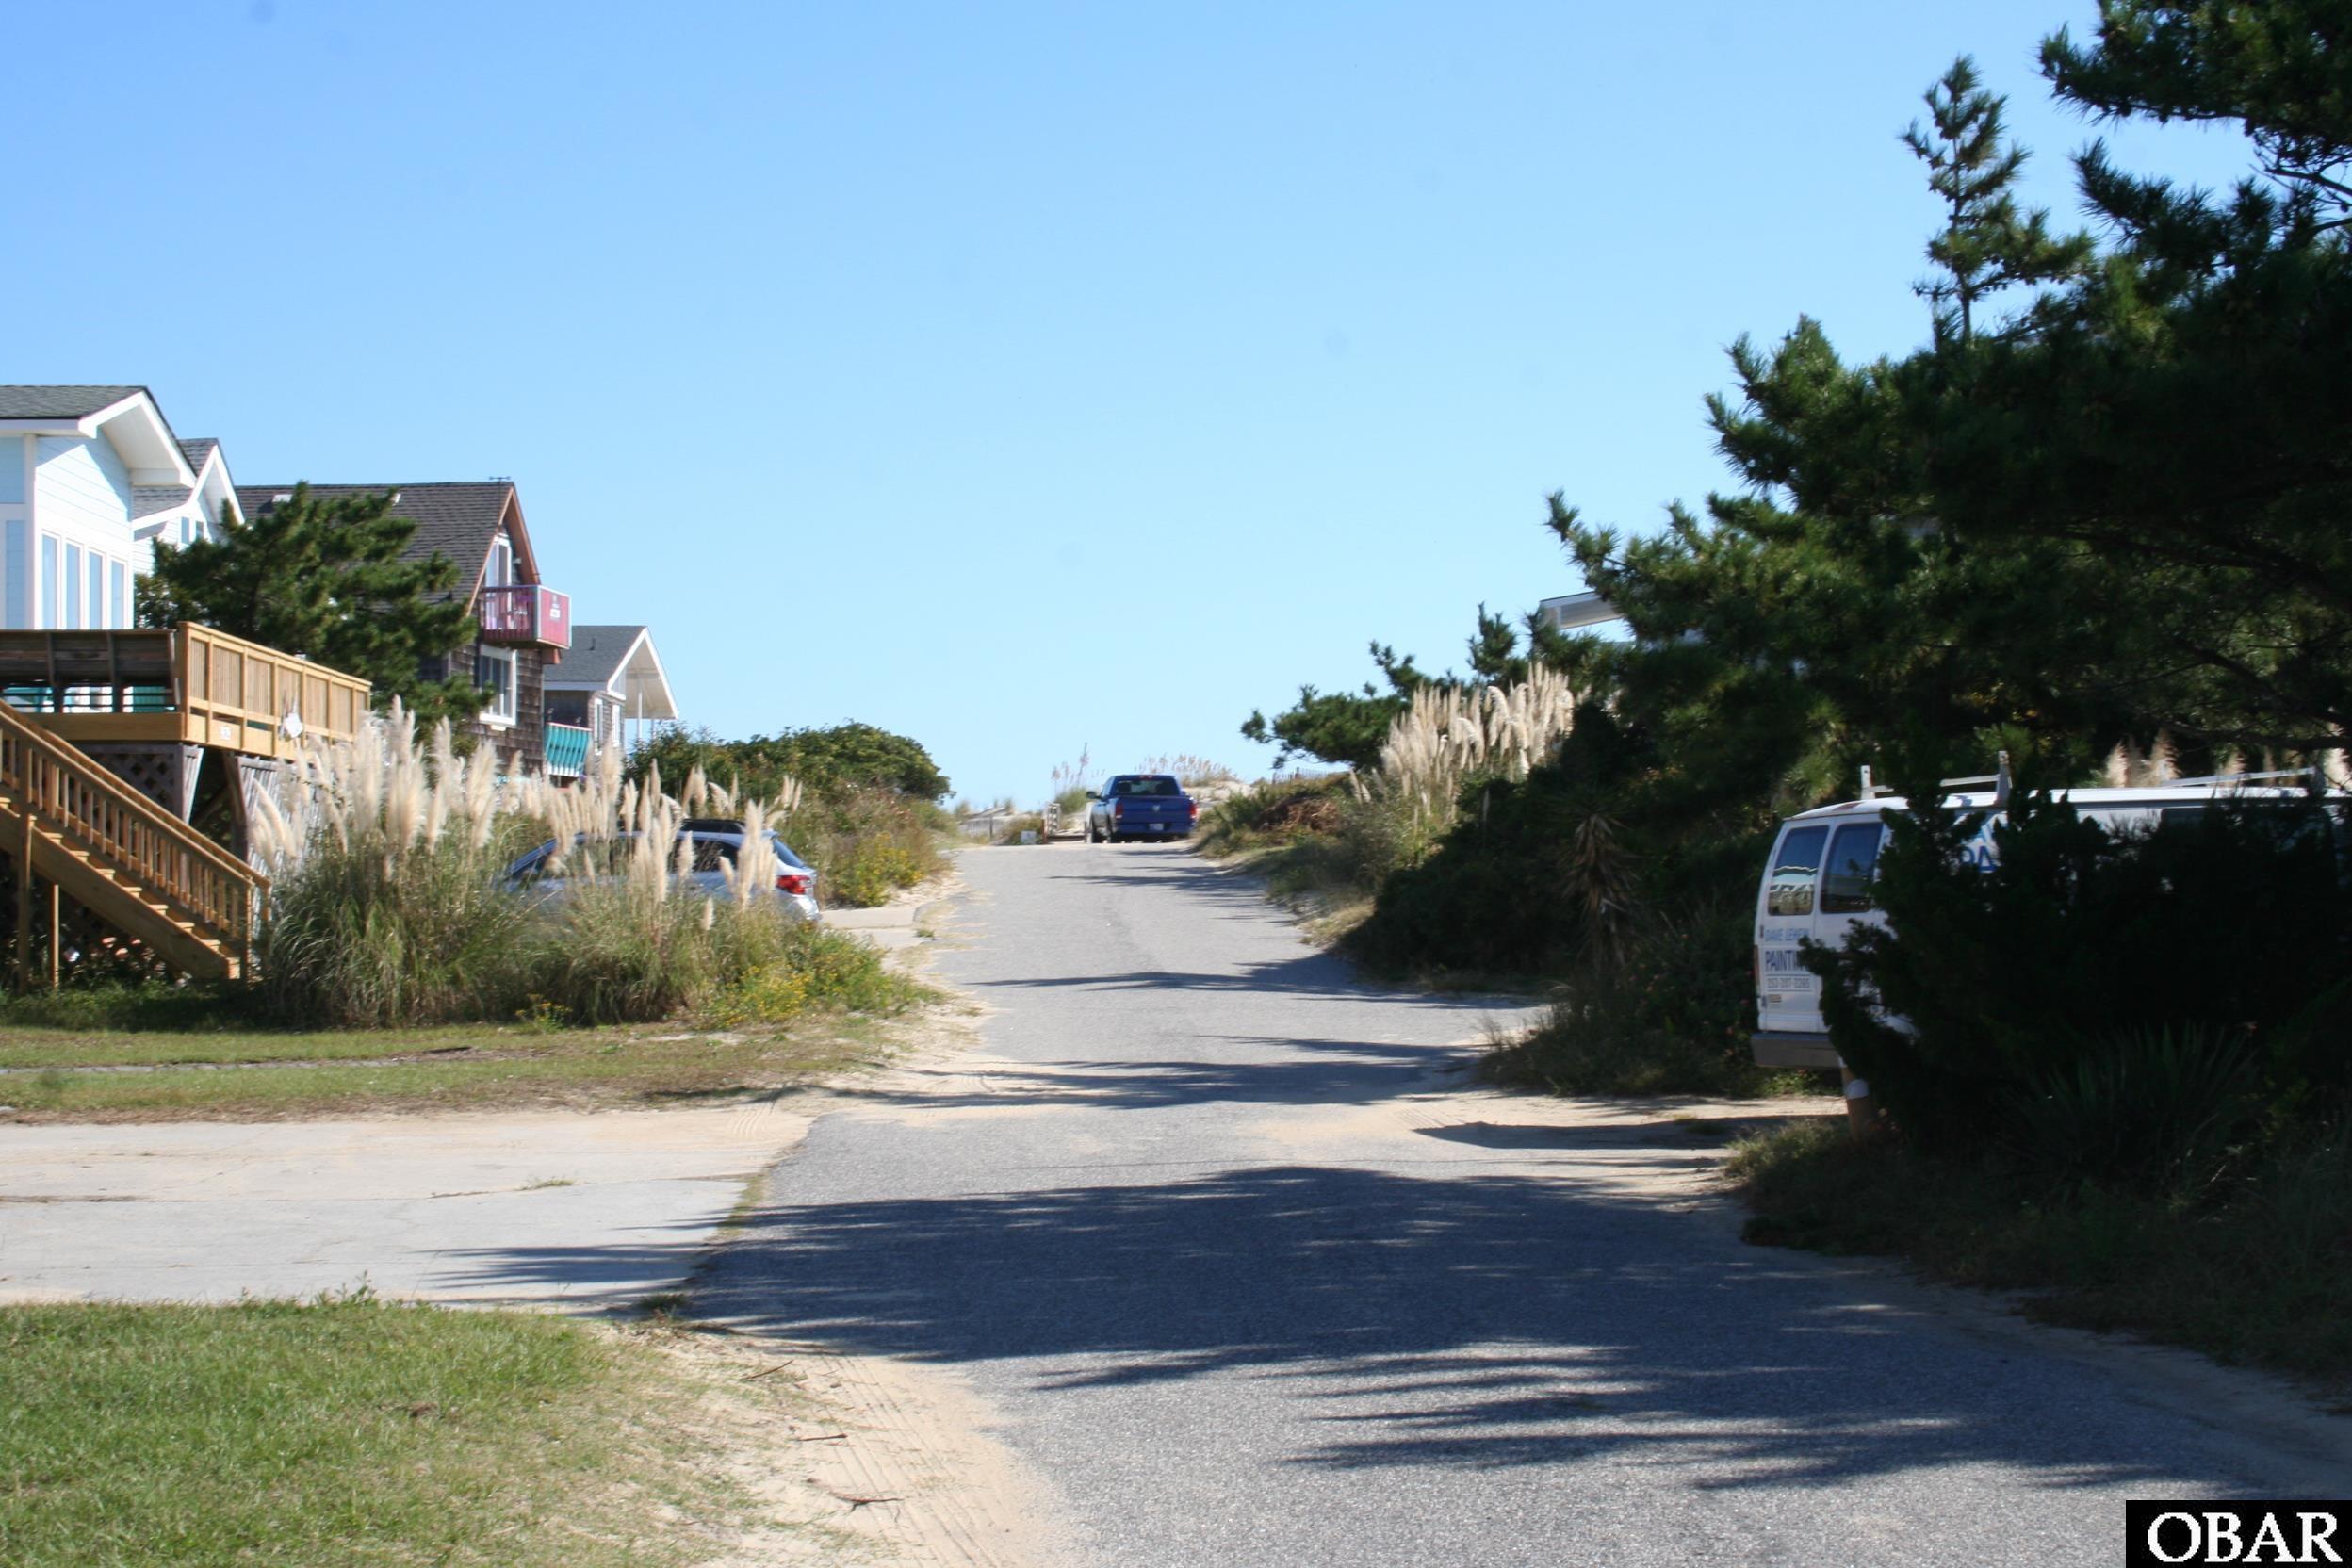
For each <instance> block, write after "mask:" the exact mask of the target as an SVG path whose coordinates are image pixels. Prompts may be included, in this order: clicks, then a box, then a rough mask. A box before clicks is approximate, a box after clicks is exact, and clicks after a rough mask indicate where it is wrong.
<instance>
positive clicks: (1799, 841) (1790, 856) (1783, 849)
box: [1764, 827, 1829, 915]
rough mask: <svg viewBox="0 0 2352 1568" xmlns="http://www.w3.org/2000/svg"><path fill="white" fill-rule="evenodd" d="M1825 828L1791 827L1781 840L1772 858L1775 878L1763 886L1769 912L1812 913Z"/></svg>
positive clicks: (1825, 836) (1766, 907) (1826, 837)
mask: <svg viewBox="0 0 2352 1568" xmlns="http://www.w3.org/2000/svg"><path fill="white" fill-rule="evenodd" d="M1828 838H1829V829H1828V828H1826V827H1792V828H1790V829H1789V833H1788V835H1787V836H1786V837H1785V838H1783V839H1782V840H1781V841H1780V853H1779V854H1778V855H1776V856H1774V857H1773V858H1772V880H1771V881H1770V882H1769V883H1767V884H1766V885H1765V888H1764V912H1765V913H1766V914H1768V915H1809V914H1811V913H1812V912H1813V881H1814V878H1816V877H1817V876H1819V875H1820V874H1821V845H1822V843H1823V842H1824V841H1827V839H1828Z"/></svg>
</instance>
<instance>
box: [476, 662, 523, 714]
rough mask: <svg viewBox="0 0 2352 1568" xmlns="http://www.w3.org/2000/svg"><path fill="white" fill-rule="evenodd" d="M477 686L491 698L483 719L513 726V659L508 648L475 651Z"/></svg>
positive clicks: (484, 708) (483, 711)
mask: <svg viewBox="0 0 2352 1568" xmlns="http://www.w3.org/2000/svg"><path fill="white" fill-rule="evenodd" d="M474 684H476V685H477V686H480V687H481V688H482V690H483V691H485V692H487V693H489V694H490V700H489V701H488V702H485V703H483V704H482V717H483V718H484V719H485V720H487V721H488V722H490V723H491V724H513V723H514V722H515V655H514V653H513V652H512V651H510V650H508V649H505V648H476V649H475V650H474Z"/></svg>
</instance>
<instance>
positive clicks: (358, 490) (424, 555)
mask: <svg viewBox="0 0 2352 1568" xmlns="http://www.w3.org/2000/svg"><path fill="white" fill-rule="evenodd" d="M385 490H390V491H393V492H395V493H397V494H398V495H399V497H400V499H399V500H397V501H395V502H393V503H392V515H394V516H395V517H405V518H406V519H408V521H410V522H412V523H415V524H416V525H417V531H416V532H415V533H413V534H411V535H409V540H408V547H406V548H405V549H403V550H401V551H400V554H401V556H402V558H403V559H405V560H409V561H425V560H430V559H431V558H432V557H433V556H434V555H444V556H447V557H449V560H450V561H451V562H452V563H454V564H456V566H457V574H458V578H457V586H456V587H455V588H454V589H452V590H450V591H449V593H447V594H441V595H435V596H434V597H436V598H449V597H457V598H471V597H472V596H473V593H474V589H475V587H476V586H477V585H479V583H480V582H481V580H482V564H483V563H484V562H486V561H487V560H488V559H489V556H490V541H491V540H493V539H495V538H497V537H498V524H499V522H500V521H501V520H503V519H504V517H505V515H506V503H507V498H508V497H510V496H512V495H513V494H514V493H515V486H514V485H513V484H512V483H510V482H507V481H505V480H490V481H483V482H466V481H452V482H441V483H431V484H314V485H312V486H311V487H310V493H311V494H312V495H314V496H319V497H335V496H364V495H371V494H376V493H379V492H382V491H385ZM293 491H294V486H292V485H290V484H240V485H238V486H237V505H238V506H239V507H240V508H241V509H243V511H244V513H245V515H246V516H248V517H258V516H260V515H263V514H264V513H266V512H268V511H270V509H271V508H272V507H274V506H275V505H276V504H277V499H278V498H279V497H280V496H286V495H291V494H292V493H293Z"/></svg>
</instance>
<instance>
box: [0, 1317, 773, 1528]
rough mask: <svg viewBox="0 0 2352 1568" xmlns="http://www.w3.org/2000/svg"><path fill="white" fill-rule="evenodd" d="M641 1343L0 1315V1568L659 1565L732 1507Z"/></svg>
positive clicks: (461, 1326) (673, 1373) (545, 1331)
mask: <svg viewBox="0 0 2352 1568" xmlns="http://www.w3.org/2000/svg"><path fill="white" fill-rule="evenodd" d="M694 1397H695V1391H694V1389H692V1388H690V1387H688V1386H686V1385H685V1384H684V1383H683V1382H682V1381H681V1380H680V1375H679V1373H678V1371H677V1370H676V1369H675V1368H674V1367H673V1366H671V1365H670V1364H666V1363H665V1362H664V1360H663V1359H662V1357H661V1356H660V1355H658V1354H657V1353H655V1352H654V1351H652V1350H651V1349H650V1348H647V1347H645V1346H644V1345H642V1344H636V1343H631V1342H629V1341H627V1340H625V1339H623V1338H621V1337H620V1336H618V1335H615V1334H613V1332H611V1331H599V1330H593V1329H589V1328H586V1327H583V1326H581V1325H579V1324H575V1323H570V1322H566V1321H564V1320H563V1319H560V1318H552V1317H542V1316H535V1315H528V1314H521V1313H492V1312H451V1311H445V1310H441V1309H437V1308H432V1307H422V1306H407V1305H392V1304H387V1303H384V1302H380V1301H376V1300H372V1299H366V1298H359V1299H343V1300H329V1301H323V1302H319V1303H314V1304H308V1305H298V1304H293V1303H285V1302H255V1303H246V1304H240V1305H237V1306H231V1307H188V1306H149V1307H134V1306H115V1305H100V1306H85V1305H73V1306H30V1307H6V1308H0V1561H5V1562H7V1563H9V1564H11V1565H12V1568H67V1565H69V1564H70V1565H72V1568H115V1565H122V1568H133V1565H140V1568H144V1565H157V1564H166V1565H172V1568H182V1565H187V1568H196V1565H211V1564H220V1565H222V1568H227V1565H230V1564H237V1565H252V1564H258V1563H269V1564H272V1565H273V1568H308V1565H313V1564H317V1565H328V1564H334V1565H343V1564H354V1565H363V1568H365V1565H372V1564H403V1565H405V1564H424V1563H435V1564H482V1565H498V1568H535V1565H539V1564H549V1565H553V1564H563V1565H564V1568H601V1565H605V1564H621V1563H667V1562H676V1561H683V1560H693V1559H694V1557H699V1556H702V1555H705V1553H707V1550H708V1546H709V1542H708V1540H707V1539H706V1540H705V1542H704V1550H703V1551H701V1552H696V1551H692V1550H690V1549H689V1548H690V1546H691V1542H690V1541H689V1540H688V1539H687V1537H688V1534H689V1527H690V1525H693V1524H699V1525H703V1526H711V1525H719V1526H724V1525H725V1523H726V1522H727V1520H728V1519H729V1518H730V1517H732V1516H735V1515H738V1514H740V1513H741V1511H742V1509H743V1501H742V1499H740V1498H738V1497H733V1496H730V1495H727V1491H726V1489H725V1488H724V1487H723V1486H722V1485H721V1484H720V1483H718V1482H715V1481H713V1480H711V1479H709V1477H710V1476H711V1475H713V1474H715V1473H717V1470H718V1467H717V1466H715V1465H712V1464H711V1463H709V1462H707V1459H708V1456H707V1454H706V1453H705V1452H703V1451H702V1450H701V1448H700V1447H699V1446H698V1445H697V1444H696V1443H695V1442H694V1441H693V1440H692V1439H690V1438H686V1437H682V1436H681V1435H680V1432H679V1429H677V1428H676V1426H675V1425H674V1421H673V1419H672V1418H674V1417H675V1416H676V1415H677V1414H678V1413H679V1412H681V1411H682V1410H683V1409H684V1408H685V1407H686V1405H687V1404H689V1403H690V1402H691V1401H692V1399H693V1398H694Z"/></svg>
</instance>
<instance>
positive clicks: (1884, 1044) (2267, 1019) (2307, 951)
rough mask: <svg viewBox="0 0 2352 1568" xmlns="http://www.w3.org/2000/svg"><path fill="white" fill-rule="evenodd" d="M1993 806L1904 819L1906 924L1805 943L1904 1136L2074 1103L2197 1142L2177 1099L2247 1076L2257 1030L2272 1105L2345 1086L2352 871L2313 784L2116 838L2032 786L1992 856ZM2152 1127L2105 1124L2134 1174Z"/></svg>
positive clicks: (1896, 912) (1846, 1043) (2008, 1121)
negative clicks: (2315, 799)
mask: <svg viewBox="0 0 2352 1568" xmlns="http://www.w3.org/2000/svg"><path fill="white" fill-rule="evenodd" d="M1976 825H1977V821H1976V819H1974V818H1971V817H1968V816H1965V815H1962V814H1959V813H1954V812H1950V811H1946V810H1943V809H1925V810H1920V811H1918V812H1915V813H1912V814H1910V815H1907V816H1899V817H1894V818H1890V819H1889V829H1888V836H1887V847H1886V850H1885V851H1884V853H1883V854H1882V856H1881V858H1880V864H1879V878H1878V900H1879V903H1880V905H1881V906H1882V907H1884V909H1885V911H1886V914H1887V924H1886V926H1885V927H1883V928H1878V927H1868V926H1866V927H1861V928H1858V929H1857V930H1856V931H1855V933H1854V936H1853V937H1852V938H1851V939H1849V942H1848V945H1847V946H1846V947H1845V948H1844V949H1843V950H1840V951H1835V952H1833V951H1830V950H1826V949H1822V948H1813V949H1809V950H1808V952H1807V954H1806V959H1805V961H1806V963H1807V965H1808V966H1809V967H1811V968H1812V969H1814V970H1815V972H1818V973H1819V974H1821V976H1822V982H1823V983H1822V990H1823V998H1822V1007H1823V1012H1824V1014H1825V1015H1826V1017H1827V1019H1828V1021H1829V1028H1830V1034H1831V1037H1832V1039H1833V1040H1834V1041H1835V1043H1836V1044H1837V1047H1838V1053H1839V1054H1840V1055H1842V1056H1843V1057H1844V1058H1845V1060H1846V1061H1847V1062H1848V1063H1849V1064H1850V1065H1851V1066H1852V1067H1853V1068H1854V1070H1855V1071H1856V1072H1858V1073H1860V1074H1861V1075H1862V1076H1864V1077H1866V1078H1867V1079H1869V1080H1870V1085H1871V1087H1872V1089H1873V1091H1874V1092H1875V1093H1876V1094H1877V1095H1878V1097H1879V1098H1880V1100H1881V1102H1882V1103H1884V1104H1885V1105H1886V1107H1887V1110H1888V1112H1889V1114H1890V1115H1891V1116H1892V1117H1893V1119H1895V1121H1896V1123H1897V1124H1898V1125H1899V1126H1900V1127H1901V1128H1902V1130H1903V1132H1904V1133H1905V1134H1906V1135H1909V1136H1910V1137H1912V1138H1914V1139H1916V1140H1918V1141H1919V1142H1920V1143H1921V1144H1923V1145H1926V1146H1929V1147H1932V1148H1935V1149H1938V1150H1957V1149H1965V1148H1969V1147H1973V1146H1975V1145H1977V1144H1979V1143H1981V1142H1983V1141H1984V1140H1985V1139H1987V1138H1999V1137H2003V1136H2007V1135H2010V1134H2011V1133H2012V1132H2013V1130H2015V1129H2016V1128H2017V1127H2018V1125H2019V1122H2020V1119H2021V1118H2024V1117H2028V1116H2032V1115H2035V1114H2041V1115H2045V1116H2049V1117H2057V1118H2063V1117H2064V1115H2065V1114H2066V1113H2064V1112H2062V1111H2061V1110H2060V1109H2058V1108H2057V1107H2059V1106H2061V1105H2066V1106H2071V1107H2073V1109H2074V1113H2075V1114H2076V1115H2077V1116H2078V1117H2079V1118H2080V1119H2084V1125H2085V1126H2088V1125H2089V1124H2091V1123H2093V1122H2099V1121H2102V1120H2103V1121H2104V1122H2105V1123H2108V1124H2110V1125H2111V1126H2112V1125H2113V1124H2117V1123H2126V1122H2131V1121H2132V1120H2133V1119H2146V1118H2157V1119H2160V1120H2161V1121H2162V1122H2163V1124H2164V1126H2166V1127H2169V1128H2171V1129H2172V1130H2173V1131H2172V1133H2171V1134H2167V1135H2168V1136H2169V1135H2179V1136H2180V1137H2190V1136H2191V1135H2194V1137H2195V1139H2196V1140H2197V1141H2200V1142H2201V1141H2203V1140H2205V1139H2206V1138H2207V1137H2208V1136H2209V1134H2208V1133H2205V1132H2197V1131H2195V1128H2196V1125H2197V1124H2196V1123H2195V1122H2194V1120H2193V1119H2184V1117H2185V1114H2186V1113H2185V1112H2184V1110H2183V1109H2182V1107H2181V1104H2180V1102H2181V1100H2182V1099H2183V1097H2184V1096H2194V1095H2196V1094H2199V1093H2220V1092H2223V1091H2224V1090H2227V1091H2228V1092H2229V1093H2231V1094H2234V1093H2236V1092H2237V1091H2236V1089H2235V1088H2234V1085H2235V1083H2236V1082H2237V1079H2236V1076H2235V1075H2236V1072H2237V1069H2236V1067H2235V1066H2234V1065H2233V1064H2234V1063H2235V1061H2236V1056H2237V1053H2238V1050H2239V1047H2238V1046H2237V1045H2236V1044H2235V1043H2233V1042H2237V1041H2243V1042H2245V1052H2246V1056H2247V1058H2248V1060H2249V1061H2250V1062H2251V1063H2252V1064H2254V1065H2253V1067H2251V1068H2249V1069H2248V1070H2249V1071H2251V1072H2254V1073H2255V1074H2256V1076H2257V1077H2258V1079H2259V1083H2260V1087H2259V1090H2258V1091H2255V1092H2258V1093H2259V1097H2260V1098H2261V1100H2262V1102H2263V1103H2274V1104H2280V1105H2287V1104H2302V1105H2306V1106H2311V1107H2322V1106H2332V1105H2333V1104H2334V1103H2336V1102H2337V1100H2338V1098H2339V1097H2340V1096H2341V1095H2342V1093H2343V1091H2344V1086H2345V1072H2346V1066H2347V1059H2348V1056H2352V1053H2348V1051H2347V1047H2348V1046H2352V1038H2348V1037H2347V1035H2346V1033H2345V1031H2344V997H2345V994H2346V983H2345V980H2344V977H2345V976H2346V975H2347V974H2352V886H2348V885H2347V883H2346V881H2345V880H2344V877H2343V876H2342V875H2341V874H2340V873H2339V869H2338V865H2337V861H2336V857H2335V851H2334V845H2333V842H2332V836H2331V833H2330V831H2329V828H2328V825H2327V820H2326V819H2325V818H2324V817H2323V816H2322V814H2321V812H2320V809H2319V808H2318V807H2317V806H2316V805H2315V804H2297V805H2278V806H2269V805H2265V806H2262V807H2246V808H2228V809H2225V808H2218V807H2217V808H2215V809H2210V810H2207V811H2205V812H2203V813H2202V814H2201V815H2199V816H2198V817H2197V818H2196V819H2195V820H2193V821H2189V822H2185V823H2176V824H2172V825H2166V826H2164V827H2163V828H2161V829H2159V830H2157V831H2155V832H2153V833H2149V834H2145V835H2140V836H2134V837H2116V836H2113V835H2110V834H2108V833H2106V832H2105V831H2103V830H2101V829H2100V827H2099V825H2097V824H2094V823H2092V822H2089V821H2086V820H2082V819H2079V818H2078V817H2077V816H2076V814H2075V813H2074V811H2073V810H2072V809H2070V808H2069V807H2067V806H2066V804H2065V803H2064V802H2062V801H2051V800H2050V799H2048V798H2046V797H2042V796H2038V795H2035V794H2033V793H2028V794H2024V795H2021V796H2019V797H2018V798H2017V800H2015V801H2013V802H2012V803H2011V806H2010V809H2009V811H2008V820H2007V821H2006V822H2005V823H2001V824H1998V825H1995V827H1994V829H1993V838H1994V841H1995V844H1996V846H1997V852H1998V853H1997V858H1996V859H1995V862H1994V863H1993V864H1992V865H1990V866H1989V867H1982V866H1979V865H1978V864H1976V863H1975V862H1974V861H1973V860H1972V859H1971V857H1970V852H1969V848H1968V845H1969V841H1970V839H1971V837H1972V835H1973V833H1974V831H1975V828H1976ZM1890 1017H1891V1018H1894V1019H1900V1020H1903V1021H1904V1022H1903V1025H1901V1026H1898V1025H1896V1024H1895V1023H1893V1022H1890V1021H1889V1019H1890ZM2037 1106H2038V1107H2039V1110H2038V1112H2037V1111H2036V1109H2035V1107H2037ZM2152 1135H2154V1133H2153V1131H2152V1130H2151V1129H2148V1128H2141V1129H2139V1130H2137V1131H2132V1132H2130V1133H2129V1134H2128V1135H2126V1134H2125V1133H2122V1132H2114V1131H2111V1132H2108V1133H2102V1134H2101V1135H2100V1136H2101V1137H2102V1138H2104V1139H2106V1143H2105V1145H2104V1146H2105V1147H2108V1148H2111V1149H2112V1150H2113V1151H2115V1152H2114V1153H2113V1154H2112V1156H2110V1158H2111V1160H2112V1161H2115V1162H2121V1163H2120V1164H2119V1165H2115V1167H2114V1173H2115V1174H2122V1173H2123V1171H2124V1168H2125V1167H2130V1168H2133V1169H2135V1170H2138V1171H2141V1172H2143V1173H2145V1172H2146V1171H2147V1169H2148V1168H2149V1162H2150V1160H2151V1158H2153V1156H2152V1155H2151V1154H2150V1152H2149V1151H2148V1147H2147V1141H2146V1140H2147V1138H2148V1137H2149V1136H2152ZM2176 1152H2181V1153H2185V1152H2187V1151H2186V1150H2185V1149H2182V1150H2179V1151H2176ZM2155 1163H2156V1164H2157V1165H2164V1164H2166V1163H2167V1162H2166V1161H2164V1160H2162V1159H2157V1160H2156V1161H2155Z"/></svg>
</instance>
